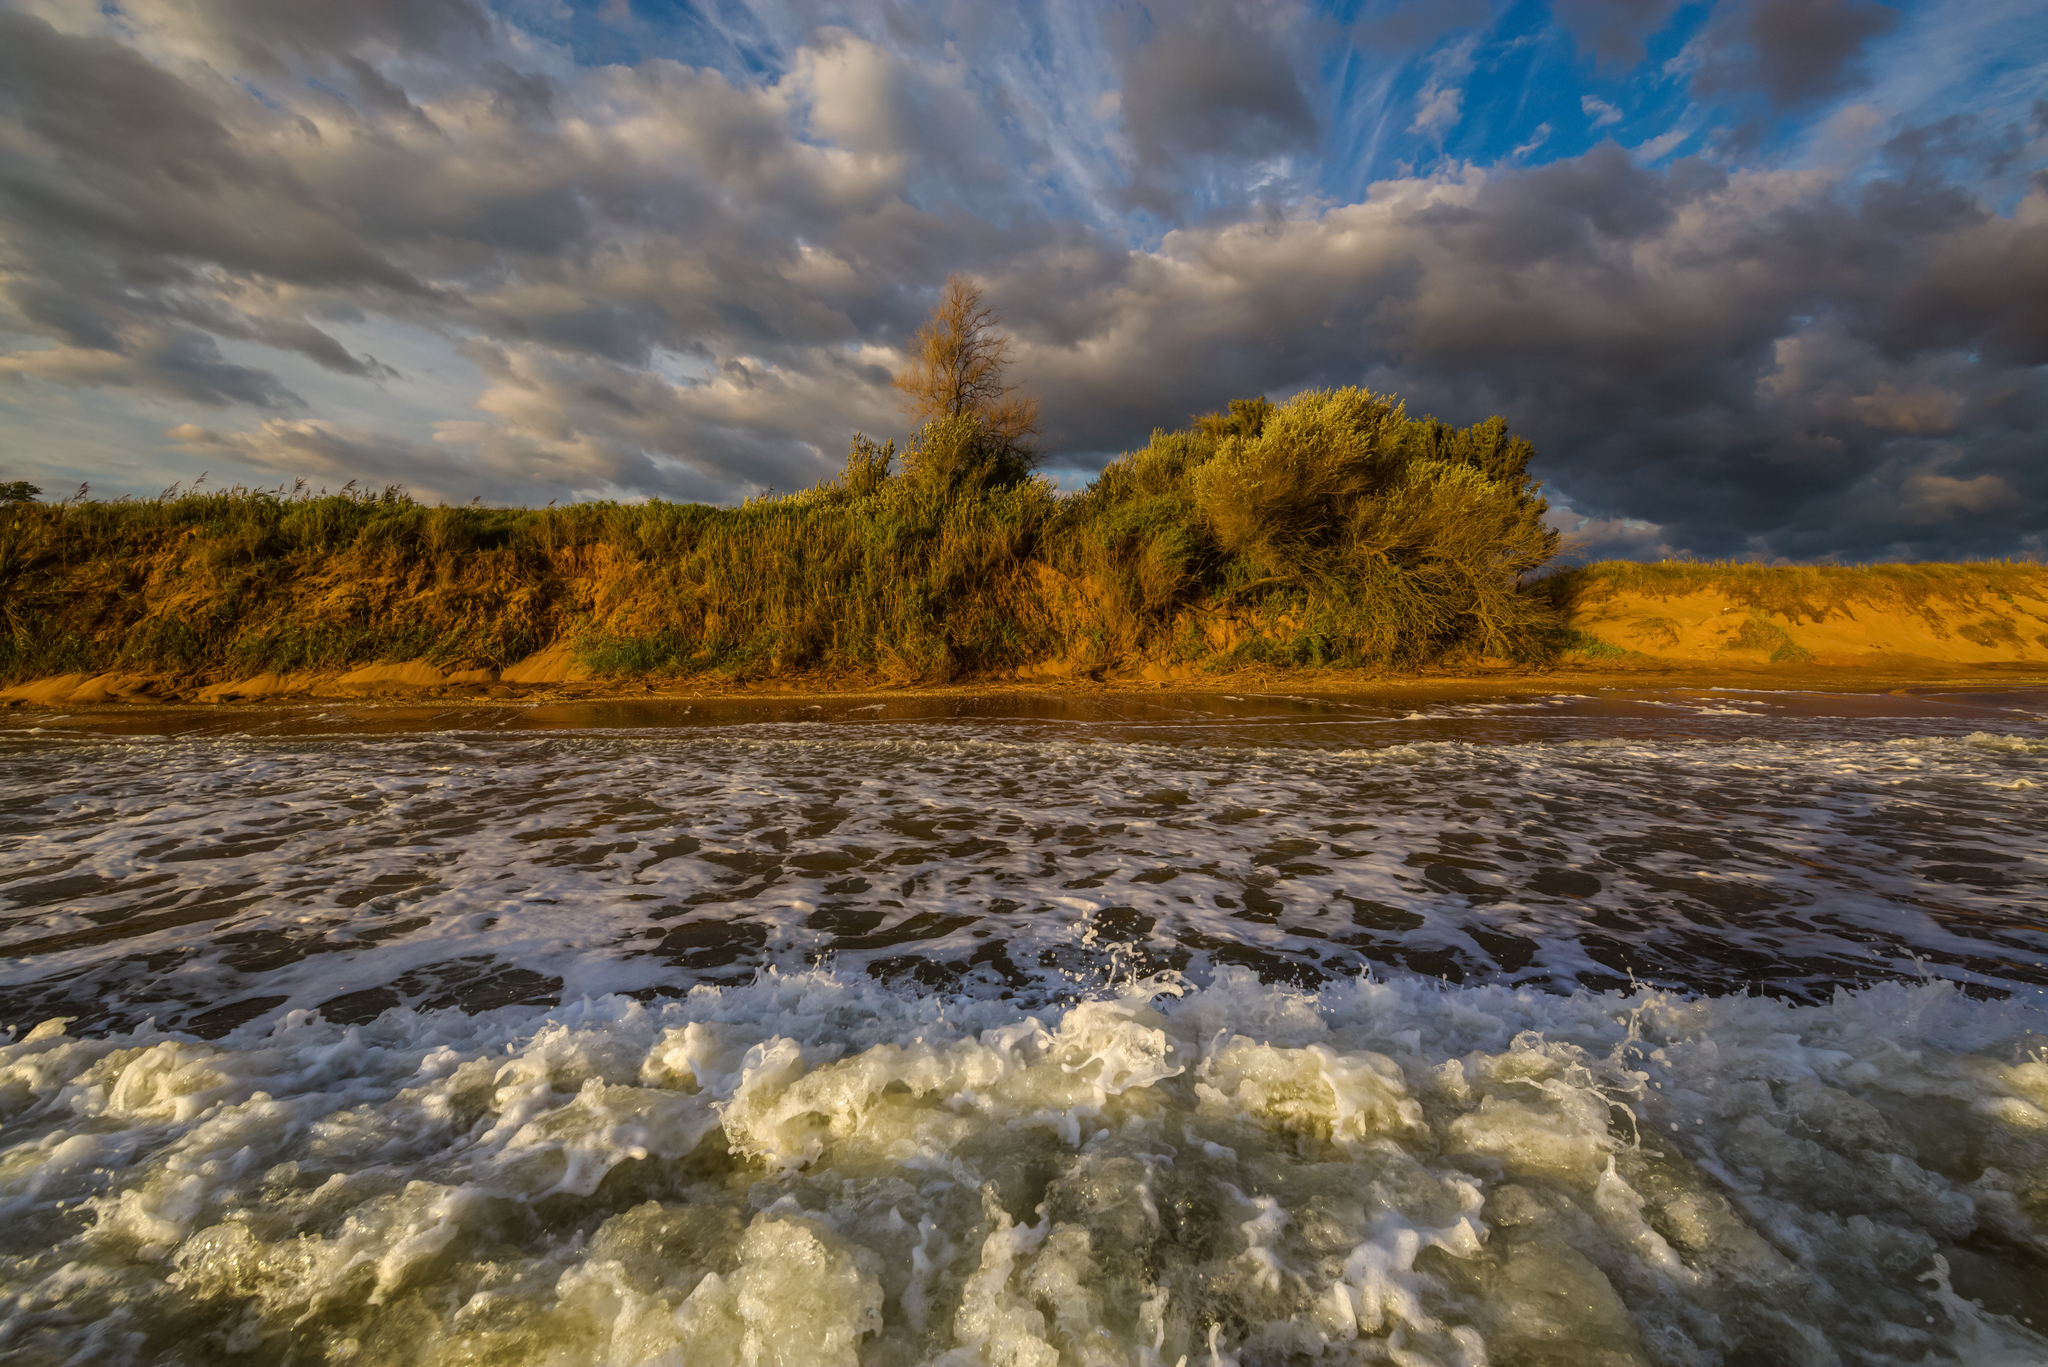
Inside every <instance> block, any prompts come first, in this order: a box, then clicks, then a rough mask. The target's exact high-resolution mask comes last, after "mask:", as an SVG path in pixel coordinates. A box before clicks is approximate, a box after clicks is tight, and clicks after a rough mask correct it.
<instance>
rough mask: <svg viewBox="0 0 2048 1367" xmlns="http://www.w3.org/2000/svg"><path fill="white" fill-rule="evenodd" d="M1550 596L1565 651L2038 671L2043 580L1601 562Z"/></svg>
mask: <svg viewBox="0 0 2048 1367" xmlns="http://www.w3.org/2000/svg"><path fill="white" fill-rule="evenodd" d="M1557 579H1558V581H1559V582H1558V583H1557V584H1556V585H1555V586H1554V587H1553V588H1552V589H1551V590H1550V591H1551V592H1552V595H1553V598H1554V601H1556V602H1557V603H1558V605H1559V609H1560V614H1561V618H1562V620H1563V621H1564V623H1565V624H1566V626H1567V627H1568V628H1569V629H1570V630H1572V631H1574V632H1576V633H1578V636H1577V641H1578V648H1579V651H1580V652H1581V653H1582V654H1584V655H1587V656H1591V657H1594V658H1608V659H1614V660H1624V659H1626V658H1627V657H1628V656H1630V655H1634V656H1639V657H1643V658H1645V659H1651V660H1662V661H1671V662H1684V663H1687V664H1691V665H1695V666H1710V667H1711V666H1716V665H1719V666H1750V667H1753V666H1756V665H1766V664H1768V665H1780V666H1784V665H1794V666H1807V667H1813V668H1826V669H1875V670H1884V671H1888V672H1893V673H1901V672H1905V673H1909V672H1912V671H1913V670H1914V669H1915V668H1918V667H1924V666H1927V665H1966V666H1986V665H2029V664H2031V665H2034V666H2037V667H2039V668H2040V669H2042V670H2048V567H2042V566H2038V565H2015V564H1998V563H1988V564H1965V565H1869V566H1830V565H1804V566H1755V565H1693V564H1654V565H1638V564H1631V563H1626V562H1607V563H1603V564H1598V565H1590V566H1587V567H1585V568H1583V569H1578V570H1571V571H1566V572H1565V573H1564V574H1562V575H1559V576H1557Z"/></svg>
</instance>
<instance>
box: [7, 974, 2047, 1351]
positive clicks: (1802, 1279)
mask: <svg viewBox="0 0 2048 1367" xmlns="http://www.w3.org/2000/svg"><path fill="white" fill-rule="evenodd" d="M1162 989H1164V990H1165V995H1161V992H1162ZM1176 994H1178V995H1176ZM2043 1026H2044V1021H2043V1018H2042V1016H2041V1014H2040V1013H2038V1012H2035V1011H2032V1010H2030V1009H2028V1008H2024V1007H2021V1006H2018V1005H2015V1004H2011V1003H2005V1004H1998V1003H1985V1002H1978V1001H1971V1000H1968V999H1965V998H1963V997H1961V996H1960V995H1959V994H1957V993H1956V992H1955V991H1954V990H1953V989H1951V988H1949V987H1948V986H1946V985H1939V984H1937V985H1931V986H1923V987H1906V986H1888V987H1882V988H1878V989H1874V990H1872V991H1869V992H1865V993H1857V994H1842V995H1840V996H1838V997H1837V998H1836V999H1835V1000H1834V1001H1833V1002H1831V1003H1829V1004H1826V1005H1820V1006H1807V1007H1799V1006H1791V1005H1787V1004H1785V1003H1782V1002H1777V1001H1771V1000H1767V999H1745V998H1724V999H1718V1000H1691V999H1684V998H1676V997H1669V996H1664V995H1659V994H1654V993H1638V994H1635V995H1631V996H1627V997H1623V996H1618V995H1609V996H1598V995H1586V994H1581V995H1578V996H1574V997H1568V998H1567V997H1557V996H1547V995H1543V994H1533V993H1528V992H1515V991H1510V990H1507V989H1504V988H1497V987H1494V988H1464V989H1442V988H1439V987H1432V986H1425V985H1423V984H1421V983H1416V982H1412V981H1411V982H1405V983H1404V982H1376V981H1367V980H1354V981H1346V982H1342V983H1336V984H1331V985H1330V986H1328V987H1326V988H1325V989H1323V991H1322V992H1321V993H1320V994H1319V995H1315V996H1310V995H1306V994H1302V993H1296V992H1289V991H1284V990H1280V989H1275V988H1269V987H1262V986H1260V985H1259V984H1258V983H1257V982H1256V980H1254V979H1253V978H1252V977H1251V975H1249V974H1246V973H1242V972H1237V971H1230V970H1226V971H1224V972H1223V973H1221V974H1220V975H1219V976H1218V978H1217V980H1216V982H1214V983H1213V984H1212V985H1210V986H1209V987H1207V988H1202V989H1193V990H1189V989H1185V988H1183V987H1179V986H1177V985H1175V984H1173V983H1171V982H1167V981H1153V982H1148V983H1144V984H1138V985H1134V987H1133V989H1132V990H1130V991H1128V992H1126V993H1124V994H1122V995H1120V996H1111V997H1106V998H1099V999H1093V1000H1088V1001H1084V1002H1080V1003H1076V1004H1074V1005H1072V1006H1069V1007H1066V1008H1044V1009H1040V1010H1038V1011H1035V1012H1023V1011H1019V1010H1018V1009H1017V1008H1016V1007H1015V1006H1014V1005H1011V1004H1003V1003H993V1002H973V1001H965V1000H959V999H954V1000H940V999H933V998H926V999H923V1000H911V999H906V998H904V997H901V996H898V995H895V994H891V993H888V992H885V991H882V990H880V989H878V988H876V987H875V986H873V985H872V984H870V983H867V982H865V981H864V980H849V979H846V978H842V977H836V976H833V975H829V974H822V973H804V974H796V975H772V974H771V975H769V976H767V977H765V978H763V979H762V980H761V981H760V982H758V983H756V984H754V985H752V986H747V987H739V988H730V989H725V990H713V989H704V990H700V991H698V992H696V993H693V994H692V995H691V996H690V997H689V998H688V999H687V1000H684V1001H680V1002H671V1003H667V1004H664V1005H662V1006H661V1007H659V1008H649V1007H646V1006H643V1005H642V1004H640V1003H638V1002H635V1001H630V1000H627V999H623V998H618V997H609V998H604V999H599V1000H593V1001H588V1002H579V1003H577V1004H575V1005H573V1006H569V1007H565V1008H562V1009H559V1010H555V1011H552V1012H545V1013H541V1012H533V1011H518V1010H505V1011H499V1012H494V1013H487V1014H484V1015H480V1016H464V1015H460V1014H458V1013H454V1012H428V1013H410V1012H394V1013H392V1014H390V1015H388V1016H387V1017H385V1018H384V1019H383V1020H380V1021H379V1022H377V1023H376V1024H375V1025H373V1026H369V1027H350V1028H341V1027H336V1026H333V1025H328V1024H325V1023H323V1022H321V1021H319V1020H317V1019H314V1018H311V1017H307V1016H304V1015H294V1016H292V1017H290V1018H289V1019H287V1020H285V1021H283V1022H281V1023H280V1024H279V1025H278V1026H277V1027H276V1028H275V1029H273V1030H270V1031H268V1032H267V1033H265V1032H258V1031H255V1030H245V1031H242V1032H239V1033H237V1034H235V1035H231V1036H230V1037H229V1038H228V1039H227V1040H225V1041H223V1042H221V1043H220V1044H217V1045H216V1044H207V1043H204V1042H199V1041H193V1040H190V1039H179V1038H175V1037H171V1036H166V1035H163V1034H160V1033H158V1032H154V1031H140V1032H136V1033H133V1034H130V1035H125V1036H121V1037H114V1038H106V1039H77V1038H73V1037H71V1036H69V1035H66V1034H63V1033H62V1032H61V1028H58V1027H52V1028H50V1029H45V1030H41V1031H38V1032H36V1033H35V1034H34V1035H33V1036H32V1037H29V1038H24V1039H22V1040H21V1041H19V1042H17V1043H14V1044H11V1045H7V1046H5V1047H0V1117H4V1123H5V1125H6V1130H5V1147H4V1148H0V1198H4V1199H5V1201H6V1202H7V1205H6V1207H5V1209H6V1211H7V1214H8V1219H7V1221H6V1222H5V1223H4V1224H0V1256H4V1259H5V1261H4V1263H0V1268H4V1273H0V1275H4V1278H5V1288H6V1297H7V1298H6V1300H5V1301H4V1303H0V1304H4V1307H5V1308H4V1312H0V1345H4V1347H5V1348H6V1349H7V1350H8V1351H9V1352H11V1353H14V1354H17V1355H24V1356H25V1357H26V1359H27V1360H34V1361H43V1360H47V1361H52V1362H55V1361H60V1360H64V1359H65V1358H67V1357H70V1356H72V1355H74V1354H76V1355H80V1356H79V1360H88V1359H90V1360H96V1361H121V1360H132V1361H163V1360H169V1357H170V1356H172V1355H176V1356H179V1357H180V1358H181V1360H208V1361H213V1360H228V1355H230V1354H234V1353H249V1352H258V1353H260V1354H262V1355H263V1356H264V1357H266V1358H277V1357H283V1356H288V1355H291V1354H293V1353H299V1354H303V1353H306V1352H327V1353H329V1354H346V1355H347V1359H348V1360H349V1361H352V1362H357V1363H401V1362H437V1363H442V1362H482V1361H534V1362H539V1361H548V1362H561V1363H572V1362H574V1363H581V1362H592V1363H600V1362H602V1363H611V1362H618V1363H627V1362H633V1363H644V1362H675V1363H683V1362H687V1363H690V1364H693V1367H694V1364H699V1363H714V1364H726V1363H730V1364H735V1365H736V1367H737V1364H761V1363H789V1364H795V1363H799V1362H803V1363H814V1362H816V1363H843V1364H853V1363H855V1362H902V1363H912V1362H928V1363H945V1364H960V1363H969V1362H976V1363H979V1362H1013V1363H1044V1364H1048V1367H1050V1364H1054V1363H1066V1362H1093V1363H1154V1364H1161V1365H1162V1367H1163V1364H1168V1363H1174V1362H1178V1361H1181V1360H1186V1361H1189V1362H1204V1361H1211V1360H1213V1361H1219V1362H1223V1361H1235V1362H1241V1363H1253V1362H1269V1361H1279V1360H1290V1359H1299V1358H1303V1357H1306V1358H1309V1359H1312V1360H1316V1359H1321V1360H1330V1359H1333V1358H1334V1359H1335V1360H1344V1361H1352V1360H1374V1359H1377V1358H1385V1357H1388V1356H1393V1357H1394V1358H1395V1359H1396V1360H1399V1361H1406V1362H1422V1363H1443V1364H1449V1363H1480V1362H1501V1361H1514V1360H1538V1359H1545V1358H1558V1357H1559V1355H1560V1354H1563V1355H1566V1356H1568V1357H1569V1359H1570V1360H1572V1361H1579V1362H1591V1361H1599V1362H1614V1363H1621V1362H1642V1363H1651V1362H1656V1363H1667V1362H1668V1363H1681V1362H1708V1361H1727V1362H1738V1361H1757V1360H1764V1359H1765V1358H1769V1357H1772V1356H1773V1355H1775V1354H1777V1353H1779V1352H1781V1351H1782V1349H1783V1346H1784V1345H1786V1344H1793V1343H1801V1342H1804V1343H1807V1344H1810V1345H1815V1351H1820V1346H1821V1345H1825V1348H1826V1351H1828V1352H1831V1353H1833V1354H1835V1355H1837V1356H1839V1357H1840V1358H1841V1359H1842V1360H1855V1361H1860V1362H1868V1363H1894V1362H1895V1363H1917V1362H1921V1361H1923V1360H1949V1359H1952V1358H1961V1359H1963V1360H1966V1361H1973V1362H1975V1361H1981V1362H2004V1361H2011V1362H2018V1361H2027V1360H2038V1357H2039V1355H2040V1354H2041V1353H2042V1352H2043V1351H2044V1350H2048V1340H2044V1339H2042V1338H2041V1337H2039V1336H2038V1335H2037V1334H2036V1332H2035V1331H2034V1330H2033V1329H2030V1328H2029V1327H2028V1326H2027V1324H2025V1323H2023V1322H2022V1321H2023V1320H2024V1319H2034V1320H2035V1321H2036V1323H2037V1324H2038V1323H2039V1322H2040V1317H2041V1316H2042V1315H2043V1314H2044V1313H2048V1295H2044V1294H2043V1293H2042V1292H2041V1291H2040V1288H2039V1282H2038V1278H2037V1277H2034V1276H2033V1271H2032V1270H2033V1268H2035V1267H2036V1266H2038V1261H2037V1260H2038V1259H2040V1258H2041V1257H2044V1256H2048V1225H2044V1221H2043V1211H2042V1209H2041V1207H2040V1204H2039V1197H2038V1192H2037V1191H2036V1189H2035V1188H2036V1185H2037V1179H2038V1174H2039V1173H2040V1172H2041V1171H2043V1170H2044V1167H2048V1061H2044V1059H2048V1053H2044V1052H2043V1051H2042V1048H2041V1046H2042V1044H2043V1040H2042V1037H2041V1035H2040V1034H2039V1033H2038V1032H2039V1031H2040V1030H2041V1029H2042V1028H2043ZM1999 1249H2003V1250H2007V1252H2005V1253H1998V1252H1996V1250H1999ZM1985 1250H1993V1251H1992V1252H1989V1253H1987V1252H1986V1251H1985ZM1977 1300H1981V1301H1983V1302H1984V1304H1983V1305H1982V1306H1981V1307H1980V1306H1979V1305H1977V1304H1974V1303H1973V1302H1974V1301H1977ZM2030 1353H2031V1354H2034V1355H2035V1358H2033V1359H2029V1358H2028V1357H2027V1355H2028V1354H2030ZM1403 1355H1405V1356H1403ZM1560 1360H1561V1359H1560Z"/></svg>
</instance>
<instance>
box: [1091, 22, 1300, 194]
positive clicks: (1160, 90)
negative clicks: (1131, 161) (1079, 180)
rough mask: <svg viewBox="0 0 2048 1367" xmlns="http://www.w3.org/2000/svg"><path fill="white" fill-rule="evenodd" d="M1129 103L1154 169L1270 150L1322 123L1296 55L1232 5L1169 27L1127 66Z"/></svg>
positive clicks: (1141, 148) (1294, 142)
mask: <svg viewBox="0 0 2048 1367" xmlns="http://www.w3.org/2000/svg"><path fill="white" fill-rule="evenodd" d="M1123 108H1124V118H1125V120H1126V122H1127V124H1128V126H1129V128H1130V132H1131V141H1132V142H1133V144H1135V146H1136V147H1137V151H1138V156H1139V159H1140V161H1141V163H1143V164H1144V165H1145V166H1146V167H1147V168H1160V167H1171V166H1173V165H1174V164H1175V163H1177V162H1178V161H1180V160H1182V159H1184V158H1190V157H1212V156H1213V157H1229V158H1257V157H1263V156H1270V155H1273V154H1274V153H1277V152H1284V151H1289V150H1293V149H1300V148H1304V147H1307V146H1309V145H1310V144H1312V143H1313V142H1314V140H1315V137H1316V132H1317V129H1316V120H1315V115H1314V114H1313V113H1312V112H1311V111H1310V109H1309V105H1308V99H1307V97H1306V96H1304V95H1303V93H1302V88H1301V77H1300V76H1299V75H1298V74H1297V73H1296V71H1295V69H1294V65H1293V63H1292V62H1291V61H1290V60H1289V58H1288V56H1287V54H1286V53H1284V52H1282V51H1281V49H1280V48H1279V47H1278V46H1277V45H1276V44H1275V43H1274V42H1273V40H1272V39H1271V38H1270V37H1268V36H1267V35H1265V34H1263V33H1260V32H1258V31H1257V30H1255V29H1254V28H1252V27H1251V26H1250V25H1249V24H1247V23H1245V22H1244V21H1243V20H1242V19H1240V18H1238V17H1237V16H1236V15H1233V14H1230V13H1228V12H1224V13H1219V14H1217V15H1214V16H1211V17H1205V18H1202V19H1192V20H1182V21H1179V22H1174V23H1170V24H1167V25H1164V26H1162V27H1161V28H1160V29H1159V31H1158V32H1156V33H1155V34H1154V35H1153V36H1152V38H1151V41H1149V42H1147V43H1146V44H1145V45H1144V46H1143V47H1142V48H1140V49H1139V50H1138V52H1137V54H1136V55H1135V56H1133V57H1132V58H1131V60H1130V62H1129V64H1128V65H1127V66H1126V67H1125V70H1124V85H1123Z"/></svg>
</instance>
